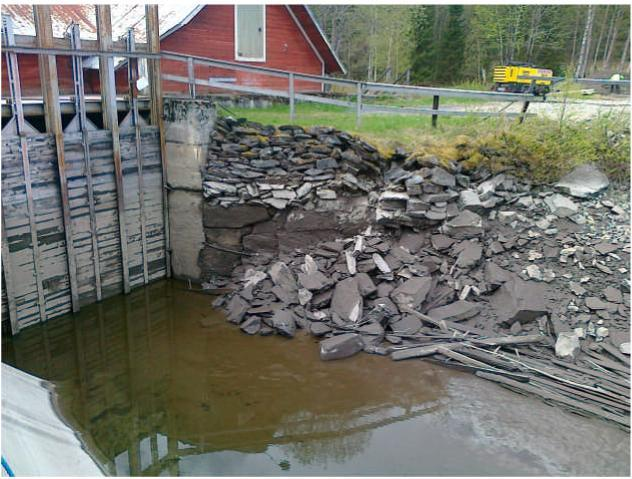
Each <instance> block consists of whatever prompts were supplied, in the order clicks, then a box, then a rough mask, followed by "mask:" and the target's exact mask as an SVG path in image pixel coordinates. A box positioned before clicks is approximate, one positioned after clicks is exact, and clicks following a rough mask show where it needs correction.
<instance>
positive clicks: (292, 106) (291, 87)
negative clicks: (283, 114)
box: [288, 72, 296, 123]
mask: <svg viewBox="0 0 632 479" xmlns="http://www.w3.org/2000/svg"><path fill="white" fill-rule="evenodd" d="M288 82H289V85H288V88H289V92H288V93H289V96H290V123H293V122H294V120H295V119H296V105H295V104H294V73H292V72H290V74H289V76H288Z"/></svg>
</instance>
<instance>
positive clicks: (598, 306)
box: [585, 296, 608, 311]
mask: <svg viewBox="0 0 632 479" xmlns="http://www.w3.org/2000/svg"><path fill="white" fill-rule="evenodd" d="M585 301H586V307H587V308H588V309H590V310H593V311H596V310H602V309H608V305H607V304H606V303H605V302H603V301H602V300H600V299H599V298H597V297H595V296H589V297H587V298H586V300H585Z"/></svg>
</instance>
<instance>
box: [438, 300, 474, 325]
mask: <svg viewBox="0 0 632 479" xmlns="http://www.w3.org/2000/svg"><path fill="white" fill-rule="evenodd" d="M479 311H480V306H479V305H478V304H476V303H471V302H469V301H461V300H459V301H455V302H454V303H451V304H446V305H445V306H440V307H438V308H434V309H431V310H430V311H428V316H430V317H431V318H433V319H436V320H446V321H462V320H464V319H468V318H471V317H472V316H476V315H477V314H478V313H479Z"/></svg>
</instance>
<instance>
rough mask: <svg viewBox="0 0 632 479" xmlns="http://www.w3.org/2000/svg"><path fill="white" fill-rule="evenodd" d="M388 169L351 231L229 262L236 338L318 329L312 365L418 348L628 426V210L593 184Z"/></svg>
mask: <svg viewBox="0 0 632 479" xmlns="http://www.w3.org/2000/svg"><path fill="white" fill-rule="evenodd" d="M404 166H405V165H404ZM389 168H390V169H388V171H386V172H385V180H384V186H383V189H381V190H380V189H378V190H377V191H375V193H373V192H372V193H371V194H372V195H374V196H375V197H377V198H378V200H377V207H376V214H375V222H374V223H373V224H371V225H368V226H367V229H366V230H365V231H364V232H363V233H362V234H359V235H357V236H354V237H345V238H337V239H332V240H329V241H324V242H320V243H317V244H313V245H309V246H306V247H304V248H300V247H299V248H297V249H295V250H293V251H289V252H285V253H282V254H279V255H277V256H274V257H269V256H267V257H256V255H255V256H254V257H244V258H243V261H242V265H241V266H239V267H238V268H237V269H235V271H234V274H233V278H232V281H233V284H232V288H233V292H232V293H230V294H228V295H224V296H222V297H220V298H218V300H217V301H216V303H215V305H216V306H217V307H221V308H222V309H224V310H225V311H226V314H227V318H228V320H229V321H230V322H232V323H234V324H236V325H239V327H240V328H241V329H242V330H243V331H244V332H245V333H247V334H253V335H254V334H259V335H270V334H279V335H282V336H285V337H293V336H294V335H295V334H297V331H298V330H302V331H305V332H307V333H308V334H311V335H313V336H315V337H317V338H319V339H320V356H321V358H322V359H323V360H330V359H340V358H345V357H348V356H351V355H353V354H356V353H358V352H360V351H365V352H367V353H372V354H380V355H385V356H390V357H391V358H392V359H393V360H401V359H409V358H418V357H428V358H432V360H435V361H439V362H441V363H442V364H445V365H448V366H455V367H459V368H461V369H470V370H472V371H474V372H476V374H477V375H479V376H481V377H483V378H485V379H488V380H492V381H495V382H498V383H500V384H501V385H503V386H506V387H509V388H511V389H514V390H519V391H524V392H525V393H528V394H536V395H540V396H542V397H544V398H545V399H546V400H547V401H552V402H555V403H557V404H560V405H563V406H564V407H569V408H571V409H572V410H574V411H578V410H579V411H582V413H586V414H591V415H596V416H599V417H602V418H605V419H607V420H610V421H613V422H615V423H617V424H618V425H620V426H622V427H624V428H629V399H630V397H629V396H630V395H629V391H627V392H626V391H624V390H623V389H622V388H621V384H623V383H622V381H625V380H626V379H625V377H627V378H629V368H630V362H629V349H630V347H629V340H628V336H629V327H630V325H629V316H630V282H629V279H628V275H629V274H628V270H627V268H626V267H627V264H628V262H629V258H630V245H629V236H630V231H629V207H627V208H622V207H621V206H619V205H618V204H615V203H614V202H613V201H611V200H608V199H605V198H603V197H601V198H600V197H598V196H597V195H598V194H599V193H601V192H602V191H603V190H604V189H605V188H607V186H608V183H607V179H606V181H603V178H601V179H600V181H594V178H595V176H596V175H597V174H596V173H595V171H594V170H593V169H592V168H587V167H582V169H581V170H580V173H581V172H582V171H583V174H590V175H592V176H591V177H592V178H593V180H591V181H586V182H584V181H582V177H583V176H582V174H579V173H577V171H574V172H572V173H571V174H570V175H568V176H567V177H565V178H564V179H562V180H561V181H560V183H559V184H557V185H553V187H546V186H537V187H532V186H531V185H530V184H529V183H528V182H524V181H521V180H519V179H517V178H514V177H513V176H512V175H510V174H508V173H500V174H492V173H491V172H489V171H486V170H485V169H482V168H478V169H476V170H474V171H463V170H462V169H461V168H460V166H459V165H448V166H440V165H439V164H428V165H421V166H420V167H419V168H416V169H412V170H411V169H406V168H403V167H402V166H401V165H397V163H396V162H393V163H391V164H390V165H389ZM597 177H598V175H597ZM376 184H378V183H376ZM628 201H629V200H628ZM620 204H621V203H620ZM603 371H606V372H607V373H608V375H609V376H608V377H606V376H600V377H601V379H600V381H601V382H600V385H599V386H596V383H595V382H594V377H595V376H594V375H595V374H599V375H601V373H602V372H603ZM626 375H627V376H626ZM558 378H560V379H559V380H558ZM568 380H571V381H573V382H574V383H575V384H579V385H580V386H577V388H579V392H580V393H581V392H582V391H584V392H586V391H591V389H590V388H595V387H597V388H598V389H599V390H600V396H599V397H597V396H594V395H593V396H591V397H590V398H587V397H586V396H581V394H579V395H578V393H577V391H574V390H572V389H571V390H569V389H568V387H567V386H568V384H567V383H566V382H564V381H568ZM608 388H609V389H608ZM604 404H605V405H606V406H607V407H606V409H601V408H602V407H603V406H604Z"/></svg>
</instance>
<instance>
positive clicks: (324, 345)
mask: <svg viewBox="0 0 632 479" xmlns="http://www.w3.org/2000/svg"><path fill="white" fill-rule="evenodd" d="M363 349H364V342H363V341H362V338H361V337H360V335H359V334H356V333H346V334H341V335H339V336H334V337H331V338H327V339H324V340H322V341H321V342H320V359H322V360H323V361H331V360H334V359H343V358H348V357H350V356H353V355H354V354H356V353H359V352H360V351H362V350H363Z"/></svg>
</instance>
